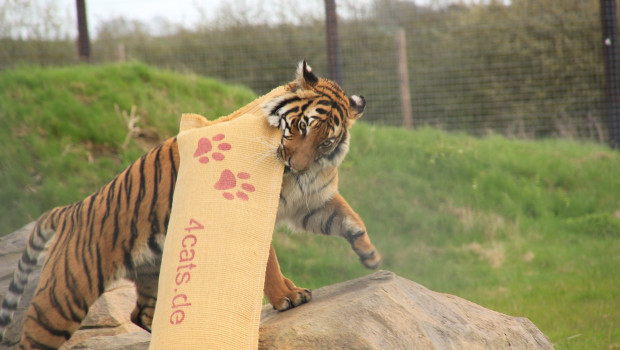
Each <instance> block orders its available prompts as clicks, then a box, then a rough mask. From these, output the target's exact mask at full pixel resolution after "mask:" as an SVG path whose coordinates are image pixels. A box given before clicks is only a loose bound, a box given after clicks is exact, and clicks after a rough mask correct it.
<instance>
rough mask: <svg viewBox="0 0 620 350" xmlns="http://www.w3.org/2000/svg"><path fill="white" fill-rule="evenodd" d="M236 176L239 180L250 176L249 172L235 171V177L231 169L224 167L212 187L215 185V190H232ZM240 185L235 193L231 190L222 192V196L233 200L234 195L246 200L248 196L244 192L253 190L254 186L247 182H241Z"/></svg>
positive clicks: (235, 182)
mask: <svg viewBox="0 0 620 350" xmlns="http://www.w3.org/2000/svg"><path fill="white" fill-rule="evenodd" d="M237 178H239V179H241V180H247V179H249V178H250V174H248V173H244V172H240V173H237V176H236V177H235V174H233V172H232V171H230V170H228V169H225V170H224V171H222V174H220V179H219V180H218V182H217V183H216V184H215V186H213V187H215V189H216V190H220V191H228V190H234V189H236V188H237ZM240 187H241V189H240V190H238V191H237V192H236V193H235V194H232V193H231V192H232V191H231V192H223V193H222V196H223V197H224V198H226V199H228V200H233V199H235V195H236V196H237V198H239V199H241V200H244V201H247V200H248V199H249V197H248V194H247V193H246V192H254V191H255V188H254V186H253V185H251V184H249V183H242V184H241V186H240Z"/></svg>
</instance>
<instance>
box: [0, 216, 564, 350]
mask: <svg viewBox="0 0 620 350" xmlns="http://www.w3.org/2000/svg"><path fill="white" fill-rule="evenodd" d="M29 230H30V227H29V226H26V227H25V228H24V229H22V230H20V231H16V232H15V233H13V234H11V235H9V236H5V237H3V238H2V239H0V297H3V296H4V293H5V291H6V289H7V288H8V283H9V281H10V276H11V273H12V271H13V268H14V266H15V264H16V261H17V259H18V258H19V255H20V254H21V250H22V249H23V248H24V244H25V243H24V240H25V238H26V237H27V235H28V231H29ZM35 276H36V278H38V275H35ZM35 282H36V281H35ZM32 284H33V285H34V283H32ZM30 289H31V290H30V291H29V292H28V293H29V294H30V296H28V295H27V296H26V297H25V299H26V300H29V299H30V298H31V294H32V289H34V286H33V287H31V288H30ZM135 299H136V296H135V291H134V288H133V285H132V284H131V282H127V281H121V282H119V283H117V284H115V285H114V286H111V287H110V288H108V291H107V292H106V293H105V294H104V295H103V296H102V297H101V298H99V300H98V301H97V302H96V303H95V304H94V305H93V306H92V307H91V310H90V311H89V314H88V317H87V319H86V320H85V321H84V323H83V325H82V328H81V329H80V330H79V331H78V332H77V333H75V334H74V336H73V337H72V339H71V340H70V342H69V343H67V344H65V346H64V347H63V348H64V349H106V350H107V349H110V350H111V349H148V346H149V341H150V334H149V333H148V332H146V331H144V330H142V329H141V328H139V327H137V326H135V325H133V324H132V323H131V321H130V320H129V314H130V312H131V310H132V309H133V306H134V305H135ZM20 311H21V312H20V315H17V317H16V320H17V321H18V322H16V323H15V327H13V328H12V329H10V332H9V338H10V339H17V338H18V337H19V330H18V328H21V326H20V322H19V320H20V319H21V317H20V316H22V315H21V314H22V313H23V310H20ZM259 348H261V349H339V348H340V349H553V346H552V345H551V343H550V341H549V339H548V338H547V337H546V336H545V335H544V334H542V333H541V332H540V331H539V330H538V329H537V328H536V326H534V324H532V323H531V322H530V321H529V320H527V319H526V318H520V317H512V316H507V315H504V314H500V313H497V312H495V311H491V310H488V309H485V308H483V307H481V306H479V305H476V304H474V303H471V302H469V301H467V300H464V299H461V298H458V297H455V296H453V295H448V294H441V293H437V292H433V291H431V290H429V289H427V288H425V287H423V286H421V285H419V284H417V283H415V282H412V281H409V280H407V279H405V278H402V277H398V276H396V275H395V274H393V273H392V272H389V271H379V272H376V273H374V274H371V275H368V276H366V277H363V278H359V279H355V280H351V281H347V282H343V283H339V284H335V285H332V286H327V287H323V288H320V289H318V290H316V291H314V292H313V300H312V301H311V302H310V303H308V304H306V305H303V306H301V307H298V308H295V309H292V310H289V311H286V312H282V313H280V312H277V311H274V310H273V309H271V307H270V306H269V305H266V306H265V307H264V308H263V313H262V316H261V328H260V343H259ZM0 349H9V347H6V346H5V347H3V346H1V345H0Z"/></svg>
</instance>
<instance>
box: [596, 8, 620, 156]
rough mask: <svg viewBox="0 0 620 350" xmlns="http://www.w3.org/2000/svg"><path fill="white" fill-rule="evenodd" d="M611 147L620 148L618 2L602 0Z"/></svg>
mask: <svg viewBox="0 0 620 350" xmlns="http://www.w3.org/2000/svg"><path fill="white" fill-rule="evenodd" d="M600 5H601V24H602V27H603V56H604V57H605V83H606V85H605V97H606V99H607V126H608V129H609V145H610V146H611V147H612V148H620V67H619V65H618V63H619V62H618V59H619V58H620V54H619V53H620V51H619V44H620V43H619V42H618V40H619V37H618V17H617V14H616V0H600Z"/></svg>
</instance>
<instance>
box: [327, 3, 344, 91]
mask: <svg viewBox="0 0 620 350" xmlns="http://www.w3.org/2000/svg"><path fill="white" fill-rule="evenodd" d="M325 26H326V28H327V65H328V66H329V78H330V79H331V80H333V81H335V82H336V83H338V84H339V85H342V60H341V59H340V44H339V43H338V15H337V14H336V1H335V0H325Z"/></svg>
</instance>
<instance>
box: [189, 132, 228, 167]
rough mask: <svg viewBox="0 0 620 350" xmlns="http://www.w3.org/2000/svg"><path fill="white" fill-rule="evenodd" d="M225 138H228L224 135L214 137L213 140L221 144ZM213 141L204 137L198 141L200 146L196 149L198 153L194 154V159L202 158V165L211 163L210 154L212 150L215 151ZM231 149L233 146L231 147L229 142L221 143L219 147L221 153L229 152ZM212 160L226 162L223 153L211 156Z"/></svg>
mask: <svg viewBox="0 0 620 350" xmlns="http://www.w3.org/2000/svg"><path fill="white" fill-rule="evenodd" d="M225 137H226V136H225V135H224V134H217V135H215V136H213V138H212V139H211V140H213V141H214V142H220V141H222V140H223V139H224V138H225ZM211 140H209V139H208V138H206V137H202V138H200V140H198V146H197V147H196V151H195V152H194V158H197V157H200V158H198V161H199V162H201V163H202V164H207V163H209V156H208V153H209V152H211V150H212V149H213V143H211ZM231 147H232V146H231V145H230V143H227V142H221V143H219V144H218V145H217V149H218V150H220V151H229V150H230V149H231ZM211 158H213V159H214V160H217V161H222V160H224V158H225V156H224V154H223V153H221V152H217V151H216V152H213V154H211Z"/></svg>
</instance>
